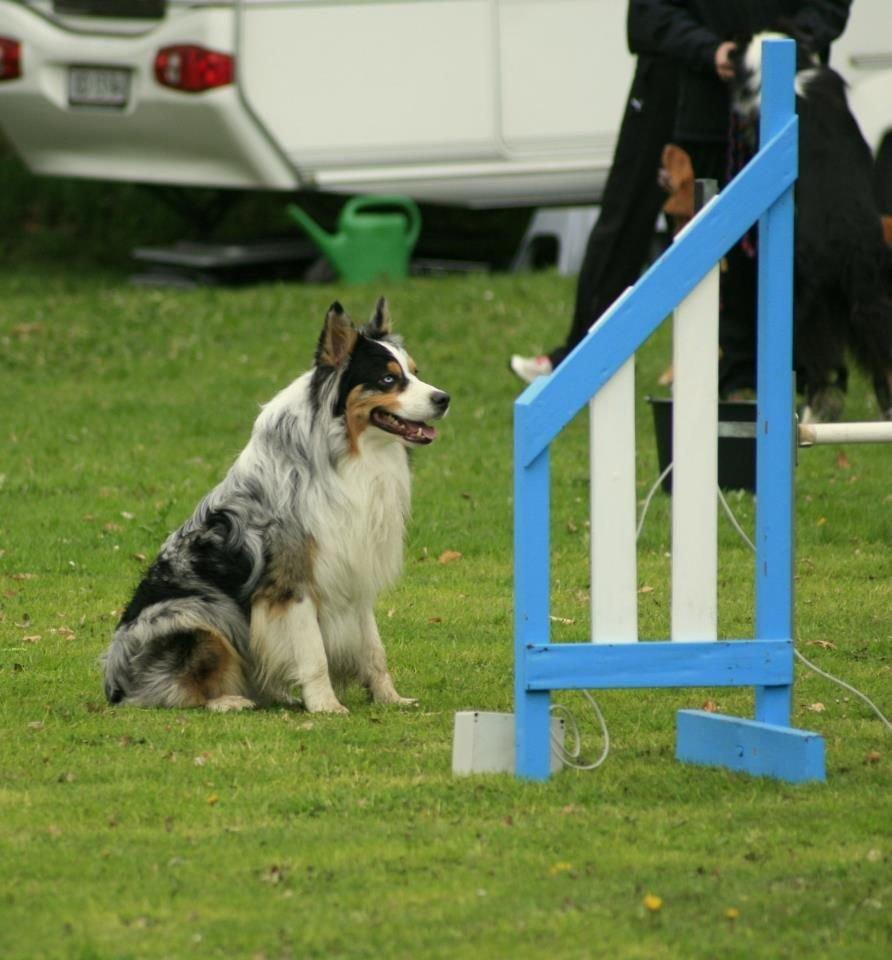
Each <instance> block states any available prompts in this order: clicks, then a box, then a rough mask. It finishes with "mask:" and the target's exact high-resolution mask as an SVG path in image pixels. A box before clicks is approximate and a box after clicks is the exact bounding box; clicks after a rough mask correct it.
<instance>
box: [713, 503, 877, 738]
mask: <svg viewBox="0 0 892 960" xmlns="http://www.w3.org/2000/svg"><path fill="white" fill-rule="evenodd" d="M719 500H720V501H721V503H722V506H723V507H724V508H725V513H727V514H728V519H729V520H730V521H731V523H732V525H733V526H734V529H735V530H736V531H737V532H738V533H739V534H740V536H741V537H742V538H743V539H744V540H745V541H746V543H747V546H749V548H750V550H752V551H753V553H755V552H756V545H755V544H754V543H753V541H752V540H750V538H749V537H748V536H747V535H746V534H745V533H744V531H743V529H742V528H741V526H740V524H739V523H738V522H737V518H736V517H735V516H734V513H733V512H732V510H731V508H730V507H729V506H728V502H727V501H726V500H725V498H724V496H723V495H722V491H721V488H720V489H719ZM793 653H795V654H796V656H797V657H798V658H799V659H800V660H801V661H802V662H803V663H804V664H805V665H806V666H807V667H808V669H809V670H813V671H814V672H815V673H817V674H818V675H819V676H821V677H824V678H825V679H826V680H830V681H831V683H836V684H838V685H839V686H841V687H843V689H845V690H848V691H849V692H850V693H853V694H855V696H856V697H858V698H859V699H860V700H862V701H864V703H866V704H867V706H868V707H870V709H871V710H873V712H874V713H875V714H876V715H877V716H878V717H879V718H880V720H882V722H883V723H884V724H885V726H886V728H887V729H889V730H892V723H890V722H889V720H888V719H887V718H886V717H885V716H884V714H883V712H882V710H880V708H879V707H878V706H877V705H876V704H875V703H874V702H873V700H871V699H870V697H868V696H867V695H866V694H864V693H862V692H861V691H860V690H856V689H855V687H853V686H852V685H851V684H850V683H846V682H845V680H840V679H839V677H834V676H833V674H832V673H827V671H826V670H822V669H821V668H820V667H818V666H816V665H815V664H813V663H812V662H811V660H809V659H808V658H807V657H804V656H803V655H802V654H801V653H800V652H799V651H798V650H797V649H796V648H795V647H793Z"/></svg>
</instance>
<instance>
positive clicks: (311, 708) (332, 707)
mask: <svg viewBox="0 0 892 960" xmlns="http://www.w3.org/2000/svg"><path fill="white" fill-rule="evenodd" d="M304 707H305V708H306V711H307V713H349V712H350V711H349V710H348V709H347V708H346V707H345V706H344V704H343V703H341V701H340V700H338V698H337V697H336V696H335V695H334V694H332V695H331V696H330V697H311V698H306V697H305V698H304Z"/></svg>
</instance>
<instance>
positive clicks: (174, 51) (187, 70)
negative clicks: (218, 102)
mask: <svg viewBox="0 0 892 960" xmlns="http://www.w3.org/2000/svg"><path fill="white" fill-rule="evenodd" d="M234 75H235V61H234V59H233V58H232V57H231V56H230V55H229V54H228V53H217V51H216V50H207V49H206V48H205V47H198V46H194V45H192V44H179V45H177V46H175V47H164V48H163V49H161V50H159V51H158V53H157V54H156V56H155V79H156V80H157V81H158V83H160V84H161V85H162V86H163V87H171V88H173V89H174V90H182V91H183V92H184V93H201V92H202V91H203V90H212V89H213V88H214V87H225V86H226V84H228V83H232V80H233V77H234Z"/></svg>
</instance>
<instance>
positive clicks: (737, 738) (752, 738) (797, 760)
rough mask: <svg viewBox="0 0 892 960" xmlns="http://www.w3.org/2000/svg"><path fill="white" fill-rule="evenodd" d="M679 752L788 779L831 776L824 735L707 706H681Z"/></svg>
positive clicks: (689, 757) (691, 759)
mask: <svg viewBox="0 0 892 960" xmlns="http://www.w3.org/2000/svg"><path fill="white" fill-rule="evenodd" d="M675 756H676V758H677V759H678V760H682V761H684V762H686V763H700V764H706V765H711V766H719V767H727V768H728V769H729V770H738V771H740V772H742V773H749V774H752V775H754V776H761V777H774V778H776V779H778V780H786V781H788V782H789V783H803V782H804V781H807V780H820V781H823V780H825V779H826V776H825V773H824V739H823V737H821V735H820V734H818V733H811V732H809V731H807V730H796V729H794V728H793V727H781V726H775V725H774V724H771V723H760V722H758V721H757V720H742V719H741V718H739V717H726V716H723V715H722V714H719V713H707V712H705V711H703V710H679V711H678V728H677V739H676V747H675Z"/></svg>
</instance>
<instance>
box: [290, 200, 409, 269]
mask: <svg viewBox="0 0 892 960" xmlns="http://www.w3.org/2000/svg"><path fill="white" fill-rule="evenodd" d="M373 208H374V209H373ZM381 208H384V209H381ZM287 210H288V214H289V215H290V216H291V218H292V219H293V220H295V221H296V222H297V223H298V224H299V225H300V226H301V227H302V228H303V229H304V230H305V231H306V232H307V233H308V234H309V235H310V237H311V238H312V240H313V242H314V243H315V244H316V245H317V246H318V247H319V249H320V250H321V251H322V252H323V253H324V254H325V256H326V257H327V258H328V259H329V261H330V262H331V263H332V265H333V266H334V268H335V269H336V270H337V271H338V273H339V274H340V276H341V279H342V280H344V281H345V282H346V283H366V282H367V281H369V280H374V279H375V278H376V277H380V276H387V277H390V279H391V280H399V279H401V278H402V277H406V276H408V275H409V257H410V256H411V254H412V250H413V249H414V248H415V244H416V242H417V241H418V234H419V232H420V231H421V213H420V212H419V210H418V207H417V206H416V204H415V203H414V202H413V201H412V200H410V199H409V198H408V197H396V196H395V197H375V196H367V197H353V198H352V199H351V200H348V201H347V203H346V204H345V205H344V208H343V210H341V215H340V217H339V218H338V232H337V233H335V234H331V233H326V231H325V230H323V229H322V228H321V227H320V226H319V224H318V223H316V221H315V220H313V219H311V218H310V217H309V216H307V214H306V213H304V211H303V210H301V208H300V207H298V206H296V205H295V204H293V203H291V204H289V205H288V208H287Z"/></svg>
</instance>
